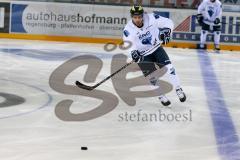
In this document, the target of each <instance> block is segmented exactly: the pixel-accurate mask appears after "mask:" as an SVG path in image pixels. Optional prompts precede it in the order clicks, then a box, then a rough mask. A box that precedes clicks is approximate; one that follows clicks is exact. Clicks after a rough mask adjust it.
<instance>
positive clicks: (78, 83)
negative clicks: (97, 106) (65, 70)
mask: <svg viewBox="0 0 240 160" xmlns="http://www.w3.org/2000/svg"><path fill="white" fill-rule="evenodd" d="M133 62H134V61H131V62H129V63H127V64H126V65H124V66H122V67H121V68H120V69H119V70H117V71H116V72H114V73H112V74H111V75H110V76H108V77H106V78H105V79H103V80H102V81H101V82H98V83H97V84H95V85H94V86H87V85H85V84H82V83H81V82H79V81H76V82H75V84H76V85H77V86H78V87H79V88H82V89H86V90H89V91H91V90H93V89H94V88H97V87H98V86H100V85H101V84H102V83H104V82H105V81H107V80H108V79H110V78H111V77H113V76H114V75H116V74H117V73H119V72H120V71H121V70H123V69H125V68H126V67H127V66H129V65H130V64H132V63H133Z"/></svg>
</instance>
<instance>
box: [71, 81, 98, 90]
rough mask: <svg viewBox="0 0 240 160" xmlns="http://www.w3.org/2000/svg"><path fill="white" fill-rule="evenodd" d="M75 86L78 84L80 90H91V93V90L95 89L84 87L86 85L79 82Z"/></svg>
mask: <svg viewBox="0 0 240 160" xmlns="http://www.w3.org/2000/svg"><path fill="white" fill-rule="evenodd" d="M75 84H76V86H78V87H79V88H82V89H86V90H89V91H91V90H93V89H94V88H93V87H91V86H87V85H84V84H82V83H81V82H79V81H76V82H75Z"/></svg>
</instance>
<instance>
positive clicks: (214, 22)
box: [197, 0, 222, 50]
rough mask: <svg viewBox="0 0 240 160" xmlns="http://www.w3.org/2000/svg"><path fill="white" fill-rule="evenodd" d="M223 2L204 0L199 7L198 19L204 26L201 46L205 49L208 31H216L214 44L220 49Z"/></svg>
mask: <svg viewBox="0 0 240 160" xmlns="http://www.w3.org/2000/svg"><path fill="white" fill-rule="evenodd" d="M221 16H222V4H221V2H220V1H219V0H203V2H202V3H201V4H200V5H199V7H198V14H197V20H198V23H199V24H200V26H202V30H201V37H200V41H201V42H200V48H201V49H205V43H206V38H207V34H208V32H213V33H214V46H215V49H216V50H220V46H219V42H220V35H221Z"/></svg>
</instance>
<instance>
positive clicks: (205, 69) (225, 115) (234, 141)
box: [198, 50, 240, 160]
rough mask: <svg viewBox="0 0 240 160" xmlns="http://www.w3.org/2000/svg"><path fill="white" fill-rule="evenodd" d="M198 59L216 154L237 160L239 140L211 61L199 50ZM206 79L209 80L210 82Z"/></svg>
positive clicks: (239, 151) (239, 153) (224, 159)
mask: <svg viewBox="0 0 240 160" xmlns="http://www.w3.org/2000/svg"><path fill="white" fill-rule="evenodd" d="M219 56H221V55H219ZM198 58H199V62H200V67H201V72H202V77H203V81H204V86H205V92H206V96H207V103H208V106H209V110H210V114H211V118H212V123H213V127H214V132H215V137H216V143H217V148H218V153H219V154H220V156H221V158H222V159H223V160H239V158H240V143H239V138H238V135H237V132H236V129H235V127H234V124H233V121H232V118H231V115H230V114H229V112H228V109H227V105H226V103H225V101H224V97H223V94H222V90H221V87H220V84H219V82H218V80H217V76H216V74H215V72H214V68H213V66H212V63H211V59H210V57H209V55H208V53H207V52H206V51H200V50H199V51H198ZM208 79H211V81H209V80H208Z"/></svg>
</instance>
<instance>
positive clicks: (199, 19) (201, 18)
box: [197, 14, 203, 26]
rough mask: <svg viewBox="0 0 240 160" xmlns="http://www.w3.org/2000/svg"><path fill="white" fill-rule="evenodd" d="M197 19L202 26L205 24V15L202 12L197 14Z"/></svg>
mask: <svg viewBox="0 0 240 160" xmlns="http://www.w3.org/2000/svg"><path fill="white" fill-rule="evenodd" d="M197 21H198V23H199V25H200V26H202V24H203V15H202V14H197Z"/></svg>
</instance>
